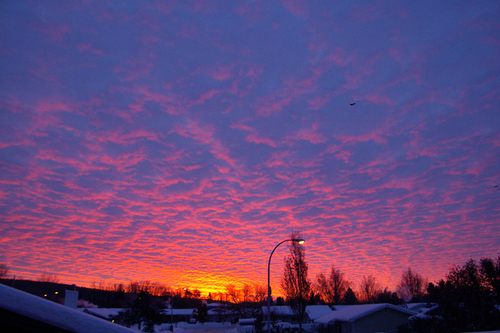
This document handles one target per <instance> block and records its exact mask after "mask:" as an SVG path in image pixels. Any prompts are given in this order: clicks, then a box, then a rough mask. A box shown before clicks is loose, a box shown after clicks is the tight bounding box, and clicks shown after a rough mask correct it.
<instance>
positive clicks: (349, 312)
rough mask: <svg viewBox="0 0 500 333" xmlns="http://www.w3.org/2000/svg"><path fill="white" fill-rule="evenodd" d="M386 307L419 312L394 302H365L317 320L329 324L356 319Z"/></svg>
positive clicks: (413, 312)
mask: <svg viewBox="0 0 500 333" xmlns="http://www.w3.org/2000/svg"><path fill="white" fill-rule="evenodd" d="M385 308H390V309H393V310H396V311H400V312H404V313H406V314H409V315H412V316H414V315H416V314H417V312H415V311H411V310H407V309H404V308H402V307H400V306H396V305H392V304H385V303H383V304H363V305H351V306H348V307H345V308H342V309H341V310H337V311H333V313H331V314H329V315H326V316H324V317H321V318H318V319H317V320H316V321H315V322H316V323H321V324H328V323H329V322H332V321H347V322H349V321H355V320H357V319H359V318H362V317H365V316H367V315H369V314H371V313H374V312H377V311H380V310H382V309H385Z"/></svg>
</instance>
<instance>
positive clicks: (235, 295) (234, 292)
mask: <svg viewBox="0 0 500 333" xmlns="http://www.w3.org/2000/svg"><path fill="white" fill-rule="evenodd" d="M226 300H227V301H228V302H229V303H231V305H232V307H233V309H234V310H235V311H238V313H239V314H240V315H241V316H244V311H243V309H242V301H243V297H242V291H241V290H240V289H238V288H236V286H235V285H234V284H231V283H230V284H228V285H227V286H226Z"/></svg>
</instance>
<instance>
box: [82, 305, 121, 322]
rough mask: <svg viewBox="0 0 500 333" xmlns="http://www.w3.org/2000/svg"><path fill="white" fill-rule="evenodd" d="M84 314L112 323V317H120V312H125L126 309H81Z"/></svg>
mask: <svg viewBox="0 0 500 333" xmlns="http://www.w3.org/2000/svg"><path fill="white" fill-rule="evenodd" d="M78 310H81V311H82V312H83V313H86V314H89V315H92V316H95V317H97V318H101V319H104V320H108V321H111V317H112V316H116V315H118V313H119V312H120V311H125V309H105V308H83V309H82V308H80V309H78Z"/></svg>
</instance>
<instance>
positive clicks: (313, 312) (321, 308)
mask: <svg viewBox="0 0 500 333" xmlns="http://www.w3.org/2000/svg"><path fill="white" fill-rule="evenodd" d="M306 312H307V315H308V316H309V319H311V320H312V321H315V320H316V319H318V318H321V317H324V316H326V315H329V314H331V313H333V310H332V309H330V307H329V306H328V305H308V306H307V308H306Z"/></svg>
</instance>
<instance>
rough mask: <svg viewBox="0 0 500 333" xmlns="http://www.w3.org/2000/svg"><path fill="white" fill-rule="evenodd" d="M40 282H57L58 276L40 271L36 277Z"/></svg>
mask: <svg viewBox="0 0 500 333" xmlns="http://www.w3.org/2000/svg"><path fill="white" fill-rule="evenodd" d="M38 281H40V282H50V283H59V278H58V277H57V276H56V275H54V274H48V273H42V274H40V277H39V278H38Z"/></svg>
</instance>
